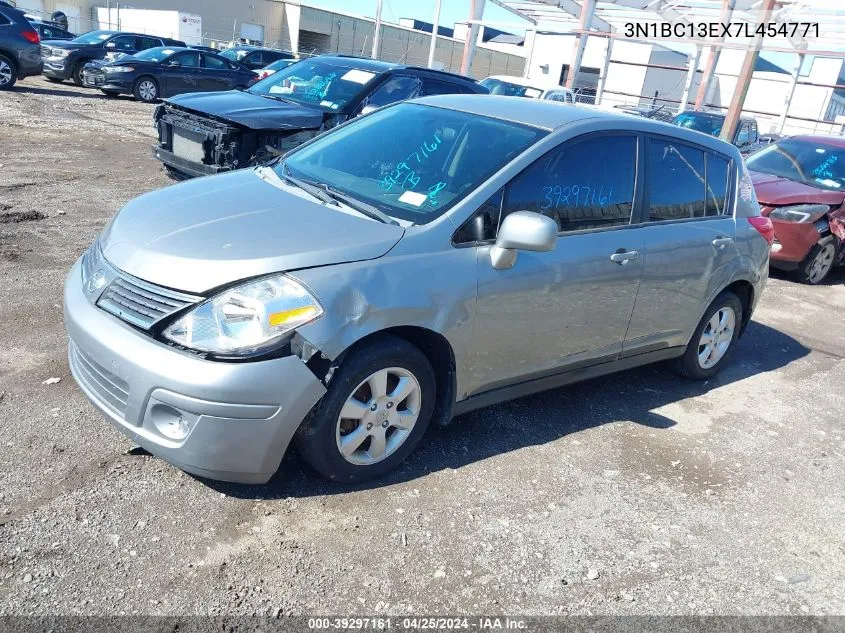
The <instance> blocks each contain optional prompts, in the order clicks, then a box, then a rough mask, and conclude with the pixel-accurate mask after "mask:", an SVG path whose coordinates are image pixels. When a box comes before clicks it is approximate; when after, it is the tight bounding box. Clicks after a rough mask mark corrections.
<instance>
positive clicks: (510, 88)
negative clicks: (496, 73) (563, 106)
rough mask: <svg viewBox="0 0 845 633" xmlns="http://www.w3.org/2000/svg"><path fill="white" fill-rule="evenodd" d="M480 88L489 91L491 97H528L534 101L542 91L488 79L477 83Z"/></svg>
mask: <svg viewBox="0 0 845 633" xmlns="http://www.w3.org/2000/svg"><path fill="white" fill-rule="evenodd" d="M478 83H480V84H481V85H482V86H484V87H485V88H487V90H489V91H490V94H491V95H502V96H504V97H528V98H529V99H536V98H537V97H539V96H540V95H541V94H542V93H543V91H542V90H540V89H539V88H531V87H529V86H520V85H519V84H512V83H510V82H507V81H502V80H501V79H493V78H492V77H488V78H487V79H482V80H481V81H479V82H478Z"/></svg>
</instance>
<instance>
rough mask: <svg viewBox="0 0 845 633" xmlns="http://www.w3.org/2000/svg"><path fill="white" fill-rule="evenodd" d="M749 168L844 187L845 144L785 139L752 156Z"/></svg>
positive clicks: (826, 186)
mask: <svg viewBox="0 0 845 633" xmlns="http://www.w3.org/2000/svg"><path fill="white" fill-rule="evenodd" d="M745 164H746V165H747V166H748V169H751V170H753V171H758V172H761V173H764V174H771V175H772V176H781V177H782V178H788V179H789V180H795V181H797V182H801V183H804V184H805V185H811V186H813V187H818V188H819V189H827V190H828V191H845V148H843V147H837V146H835V145H827V144H825V143H820V142H817V141H807V140H799V139H783V140H781V141H778V142H777V143H775V144H773V145H769V146H768V147H766V148H765V149H761V150H760V151H759V152H757V153H756V154H753V155H751V156H749V157H748V158H747V159H746V161H745Z"/></svg>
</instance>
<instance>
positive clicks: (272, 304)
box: [164, 275, 323, 355]
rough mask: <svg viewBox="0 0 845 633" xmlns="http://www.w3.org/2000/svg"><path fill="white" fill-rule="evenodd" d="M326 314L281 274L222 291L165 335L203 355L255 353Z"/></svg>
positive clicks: (178, 321) (271, 345) (298, 286)
mask: <svg viewBox="0 0 845 633" xmlns="http://www.w3.org/2000/svg"><path fill="white" fill-rule="evenodd" d="M322 314H323V308H322V306H320V304H319V302H318V301H317V299H315V298H314V297H313V296H312V295H311V293H310V292H308V290H307V289H306V288H305V287H304V286H302V284H300V283H299V282H297V281H295V280H293V279H291V278H290V277H287V276H286V275H275V276H273V277H264V278H262V279H258V280H255V281H251V282H249V283H246V284H243V285H241V286H236V287H235V288H230V289H229V290H225V291H223V292H221V293H220V294H218V295H217V296H215V297H212V298H211V299H209V300H208V301H206V302H205V303H202V304H200V305H199V306H197V307H196V308H194V309H193V310H191V311H190V312H188V313H187V314H186V315H184V316H183V317H181V318H180V319H179V320H177V321H176V322H175V323H173V324H172V325H171V326H170V327H168V328H167V329H166V330H165V331H164V336H165V338H167V339H169V340H171V341H173V342H174V343H178V344H179V345H184V346H185V347H188V348H190V349H195V350H199V351H203V352H211V353H214V354H222V355H244V354H254V353H256V352H260V351H262V350H265V349H268V348H270V347H273V346H274V345H275V344H276V343H278V342H279V341H280V340H281V339H282V338H284V337H285V336H286V335H288V334H290V333H291V332H293V330H295V329H296V328H297V327H299V326H302V325H305V324H306V323H309V322H311V321H313V320H314V319H317V318H318V317H320V316H321V315H322Z"/></svg>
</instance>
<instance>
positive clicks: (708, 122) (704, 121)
mask: <svg viewBox="0 0 845 633" xmlns="http://www.w3.org/2000/svg"><path fill="white" fill-rule="evenodd" d="M724 123H725V117H723V116H722V115H720V114H708V113H707V112H681V113H680V114H679V115H678V116H676V117H675V118H674V119H672V124H673V125H677V126H678V127H685V128H687V129H688V130H695V131H696V132H704V133H705V134H709V135H710V136H719V133H720V132H721V131H722V125H723V124H724Z"/></svg>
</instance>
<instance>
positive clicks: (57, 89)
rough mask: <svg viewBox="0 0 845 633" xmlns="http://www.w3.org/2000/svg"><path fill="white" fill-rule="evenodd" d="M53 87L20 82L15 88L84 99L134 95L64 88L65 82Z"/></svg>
mask: <svg viewBox="0 0 845 633" xmlns="http://www.w3.org/2000/svg"><path fill="white" fill-rule="evenodd" d="M50 85H51V86H53V87H43V86H26V85H21V84H18V85H16V86H15V88H14V89H13V91H14V92H22V93H25V94H33V95H51V96H54V97H80V98H82V99H97V100H98V101H102V100H109V101H111V100H114V99H128V100H132V99H134V97H132V96H131V95H119V96H114V97H112V96H109V95H104V94H103V93H102V92H100V91H99V90H97V89H96V88H77V87H76V86H75V85H74V86H73V88H74V89H73V90H67V89H63V88H62V86H63V84H50ZM70 87H71V84H68V88H70Z"/></svg>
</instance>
